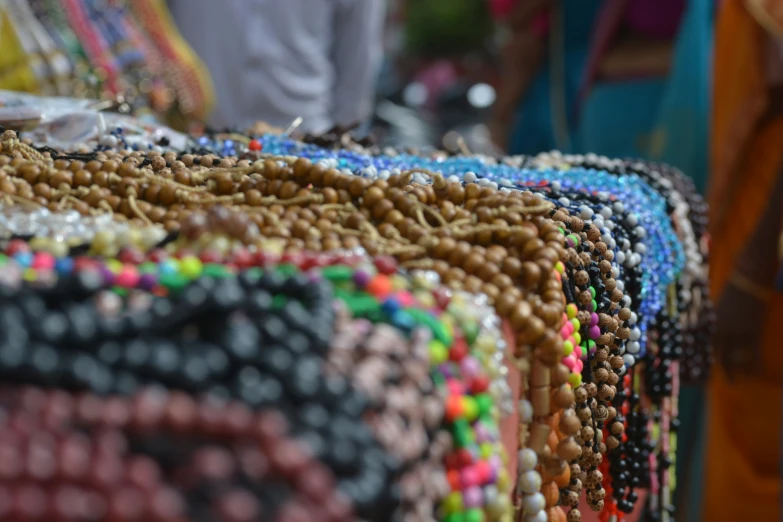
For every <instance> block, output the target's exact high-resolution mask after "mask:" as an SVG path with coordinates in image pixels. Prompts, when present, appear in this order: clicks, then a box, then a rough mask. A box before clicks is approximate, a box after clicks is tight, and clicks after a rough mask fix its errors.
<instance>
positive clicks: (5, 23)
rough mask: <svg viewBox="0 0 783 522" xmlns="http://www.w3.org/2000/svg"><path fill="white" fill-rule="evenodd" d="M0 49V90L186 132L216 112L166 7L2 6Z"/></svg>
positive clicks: (16, 1)
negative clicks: (79, 103)
mask: <svg viewBox="0 0 783 522" xmlns="http://www.w3.org/2000/svg"><path fill="white" fill-rule="evenodd" d="M0 45H1V46H2V49H3V53H2V55H0V89H7V90H13V91H23V92H30V93H35V94H42V95H46V96H51V95H58V96H73V97H76V98H93V99H98V100H100V101H103V102H107V103H108V104H109V105H108V106H107V108H110V109H113V110H115V111H116V112H120V113H123V114H138V115H143V114H145V113H152V114H157V115H159V116H161V117H163V118H165V119H166V120H167V122H169V123H170V124H172V125H174V126H177V127H180V128H184V127H187V126H188V125H190V124H191V123H193V122H194V121H200V120H203V118H204V116H205V115H206V113H207V111H208V110H209V107H210V106H211V104H212V97H213V95H212V86H211V81H210V79H209V76H208V74H207V73H206V72H205V70H204V68H203V66H202V65H201V63H200V61H199V59H198V57H197V56H196V55H195V54H194V53H193V52H192V51H191V50H190V49H189V48H188V46H187V45H186V44H185V42H184V41H183V40H182V38H181V36H180V35H179V33H178V31H177V29H176V27H175V26H174V25H173V23H172V20H171V17H170V15H169V13H168V9H167V7H166V4H165V1H164V0H133V1H132V2H126V1H123V0H29V1H28V0H4V1H2V2H0Z"/></svg>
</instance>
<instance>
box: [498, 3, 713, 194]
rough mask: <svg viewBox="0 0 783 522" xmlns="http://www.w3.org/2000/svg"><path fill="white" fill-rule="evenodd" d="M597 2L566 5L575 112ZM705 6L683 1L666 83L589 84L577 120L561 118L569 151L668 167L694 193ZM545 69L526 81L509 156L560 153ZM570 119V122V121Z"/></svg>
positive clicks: (568, 90)
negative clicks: (682, 175) (689, 181)
mask: <svg viewBox="0 0 783 522" xmlns="http://www.w3.org/2000/svg"><path fill="white" fill-rule="evenodd" d="M599 8H600V2H596V1H584V0H574V1H568V0H566V1H565V3H564V26H565V49H566V50H565V56H564V63H565V67H566V74H565V85H564V87H565V97H566V103H567V106H568V107H569V108H572V107H575V106H576V103H575V102H576V99H577V96H578V89H579V87H580V81H581V79H582V76H583V74H584V68H585V65H586V63H585V62H586V60H587V57H588V53H589V42H590V33H591V30H592V26H593V25H594V20H595V15H596V14H597V13H598V10H599ZM713 11H714V5H713V0H690V1H689V2H688V5H687V8H686V11H685V13H684V14H683V18H682V21H681V25H680V30H679V32H678V36H677V39H676V41H675V48H674V56H673V60H672V68H671V73H670V75H669V76H668V77H666V78H652V79H641V80H629V81H617V82H605V83H598V84H595V85H593V87H592V90H591V91H590V94H589V95H588V97H587V99H586V100H585V102H584V105H583V107H582V109H581V113H580V114H579V115H576V114H573V113H571V114H569V120H570V121H569V123H570V125H569V126H570V129H571V137H570V142H571V143H570V150H566V152H578V153H586V152H595V153H597V154H603V155H606V156H611V157H627V156H633V157H639V158H645V159H649V160H654V161H662V162H665V163H669V164H671V165H674V166H676V167H678V168H680V169H681V170H683V171H684V172H685V173H687V174H688V175H690V176H691V177H692V178H693V179H694V182H695V183H696V186H697V187H698V188H699V190H702V191H703V190H704V187H705V185H706V179H707V150H708V149H707V143H708V135H709V107H710V99H709V90H710V85H709V82H710V77H711V53H712V32H713V18H714V12H713ZM549 74H550V71H549V66H548V65H547V67H545V70H544V71H542V72H541V73H540V75H539V76H538V77H537V78H536V80H535V81H534V82H533V84H532V86H531V87H530V89H529V91H528V93H527V96H526V97H525V100H524V102H523V104H522V106H521V107H520V110H519V112H518V115H517V121H516V126H515V129H514V131H513V133H512V136H511V140H510V143H509V150H510V151H511V152H512V153H516V154H535V153H538V152H541V151H546V150H551V149H554V148H562V146H563V145H562V144H558V143H556V140H555V137H554V130H553V125H552V115H551V83H550V81H549ZM577 116H578V118H577Z"/></svg>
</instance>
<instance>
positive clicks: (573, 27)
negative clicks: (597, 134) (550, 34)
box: [508, 0, 602, 154]
mask: <svg viewBox="0 0 783 522" xmlns="http://www.w3.org/2000/svg"><path fill="white" fill-rule="evenodd" d="M601 5H602V1H601V0H563V38H564V48H565V55H564V56H563V61H564V69H565V75H564V79H565V85H564V88H565V100H564V101H565V103H566V107H567V108H568V109H569V110H570V111H571V112H570V113H569V115H568V116H569V123H570V125H569V127H570V128H571V136H570V141H571V150H564V152H575V151H577V150H579V147H578V144H576V143H575V142H574V140H575V132H574V120H575V117H576V115H575V114H574V112H573V107H574V105H575V103H574V102H575V100H576V97H577V96H578V94H579V88H580V86H581V81H582V76H583V74H584V68H585V65H586V62H587V56H588V52H589V45H590V35H591V32H592V30H593V25H594V21H595V18H596V15H597V14H598V12H599V10H600V8H601ZM550 73H551V70H550V64H549V60H548V61H547V64H546V65H545V66H544V67H543V68H542V71H541V72H540V73H539V75H538V76H537V77H536V79H535V80H534V81H533V82H532V84H531V86H530V88H529V90H528V92H527V94H526V96H525V98H524V100H523V102H522V104H521V106H520V108H519V110H518V111H517V115H516V122H515V125H514V129H513V131H512V133H511V137H510V139H509V143H508V150H509V151H510V152H511V153H512V154H537V153H539V152H542V151H548V150H552V149H560V150H563V149H564V148H565V147H564V146H563V145H562V144H558V143H557V142H556V139H555V132H554V128H553V121H552V111H551V98H550V92H551V82H550Z"/></svg>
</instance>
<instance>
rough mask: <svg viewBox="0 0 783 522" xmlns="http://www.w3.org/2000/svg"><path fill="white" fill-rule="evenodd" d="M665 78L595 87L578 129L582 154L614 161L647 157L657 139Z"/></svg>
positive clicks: (586, 103)
mask: <svg viewBox="0 0 783 522" xmlns="http://www.w3.org/2000/svg"><path fill="white" fill-rule="evenodd" d="M665 89H666V81H665V80H664V79H657V78H656V79H652V80H635V81H623V82H611V83H598V84H595V85H593V88H592V90H591V91H590V95H589V96H588V98H587V100H586V102H585V105H584V108H583V109H582V115H581V120H580V123H579V127H578V132H579V140H578V142H579V144H580V145H581V147H582V152H595V153H596V154H601V155H604V156H609V157H611V158H626V157H636V158H645V157H647V156H648V151H649V149H650V147H651V145H652V143H653V142H654V140H655V136H654V135H653V134H652V133H651V130H652V129H653V128H654V127H655V125H656V121H657V114H658V105H659V104H660V100H661V97H662V96H663V93H664V91H665Z"/></svg>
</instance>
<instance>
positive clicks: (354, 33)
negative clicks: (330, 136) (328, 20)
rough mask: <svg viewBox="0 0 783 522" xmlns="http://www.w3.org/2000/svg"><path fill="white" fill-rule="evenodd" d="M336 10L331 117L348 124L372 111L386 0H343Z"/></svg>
mask: <svg viewBox="0 0 783 522" xmlns="http://www.w3.org/2000/svg"><path fill="white" fill-rule="evenodd" d="M337 3H338V5H339V7H338V8H337V9H336V10H335V14H334V26H333V27H334V33H333V34H334V41H333V47H332V60H333V63H334V72H335V79H334V83H333V88H332V109H331V117H332V121H333V122H334V123H335V124H337V125H349V124H353V123H358V122H364V121H366V120H367V119H368V118H369V117H370V114H371V112H372V107H373V101H374V98H375V83H376V78H377V75H378V72H379V70H380V62H381V58H382V56H383V22H384V15H385V10H386V2H385V1H384V0H340V1H339V2H337Z"/></svg>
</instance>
